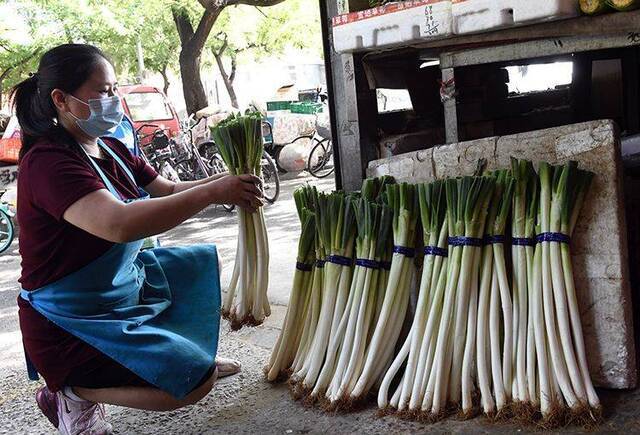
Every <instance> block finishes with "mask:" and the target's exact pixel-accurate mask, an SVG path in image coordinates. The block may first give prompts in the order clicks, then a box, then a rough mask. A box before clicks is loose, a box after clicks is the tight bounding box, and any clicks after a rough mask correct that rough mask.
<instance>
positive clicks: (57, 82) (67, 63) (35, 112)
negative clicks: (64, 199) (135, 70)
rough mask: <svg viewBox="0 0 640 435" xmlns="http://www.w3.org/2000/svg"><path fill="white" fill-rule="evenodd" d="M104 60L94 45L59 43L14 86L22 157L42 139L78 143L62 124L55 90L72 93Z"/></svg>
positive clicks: (14, 100)
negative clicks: (28, 74)
mask: <svg viewBox="0 0 640 435" xmlns="http://www.w3.org/2000/svg"><path fill="white" fill-rule="evenodd" d="M104 60H107V61H108V59H107V57H106V56H105V55H104V53H102V51H100V49H99V48H97V47H94V46H92V45H86V44H64V45H59V46H57V47H55V48H52V49H51V50H49V51H47V52H46V53H45V54H44V55H43V56H42V58H41V59H40V64H39V66H38V72H36V73H34V74H32V75H31V76H30V77H29V78H27V79H26V80H24V81H22V82H20V83H18V84H17V85H16V86H15V87H14V88H13V90H12V91H11V99H12V101H13V106H14V110H15V114H16V117H17V118H18V123H19V124H20V130H21V135H22V147H21V149H20V159H22V157H24V155H25V154H26V153H27V152H29V150H30V149H31V148H32V147H33V145H35V144H36V143H37V142H38V141H40V140H48V141H50V142H52V143H55V144H59V145H61V146H66V147H72V146H74V145H75V143H74V140H73V138H72V137H71V135H70V134H69V133H68V132H67V131H66V130H65V129H64V128H63V127H62V126H61V125H59V124H58V121H57V118H58V112H57V110H56V107H55V105H54V104H53V100H52V99H51V93H52V92H53V91H54V90H55V89H60V90H61V91H63V92H65V93H68V94H72V93H73V92H75V91H76V90H77V89H78V88H79V87H80V86H82V85H83V84H84V83H85V82H86V81H87V80H88V79H89V77H91V74H92V73H93V71H94V70H95V68H96V66H97V65H98V64H99V63H100V62H101V61H104Z"/></svg>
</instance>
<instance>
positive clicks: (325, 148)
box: [291, 116, 335, 178]
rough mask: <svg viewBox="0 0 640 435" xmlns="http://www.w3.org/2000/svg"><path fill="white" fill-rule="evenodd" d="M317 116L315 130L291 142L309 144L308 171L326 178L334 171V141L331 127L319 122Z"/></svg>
mask: <svg viewBox="0 0 640 435" xmlns="http://www.w3.org/2000/svg"><path fill="white" fill-rule="evenodd" d="M319 118H320V117H319V116H318V117H317V118H316V127H315V130H314V131H313V132H312V133H310V134H303V135H301V136H298V137H297V138H295V139H294V140H293V141H291V144H296V143H298V144H300V145H305V146H309V147H310V148H311V151H310V152H309V158H308V160H307V172H309V174H311V175H313V176H314V177H316V178H325V177H328V176H329V175H331V174H333V172H334V169H335V168H334V165H333V143H332V142H331V128H330V127H328V126H326V125H324V123H322V122H319Z"/></svg>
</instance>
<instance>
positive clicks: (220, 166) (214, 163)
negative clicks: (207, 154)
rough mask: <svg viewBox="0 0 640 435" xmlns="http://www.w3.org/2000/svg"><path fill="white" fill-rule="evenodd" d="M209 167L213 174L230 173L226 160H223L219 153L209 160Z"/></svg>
mask: <svg viewBox="0 0 640 435" xmlns="http://www.w3.org/2000/svg"><path fill="white" fill-rule="evenodd" d="M208 165H209V168H210V169H211V173H212V174H222V173H223V172H228V171H229V169H228V168H227V165H225V163H224V160H222V157H221V156H220V154H218V153H215V154H213V155H212V156H211V158H209V162H208Z"/></svg>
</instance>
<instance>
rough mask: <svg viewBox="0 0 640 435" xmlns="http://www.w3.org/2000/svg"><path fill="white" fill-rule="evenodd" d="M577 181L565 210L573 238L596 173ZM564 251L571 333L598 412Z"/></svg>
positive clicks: (566, 227) (564, 226)
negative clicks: (586, 195)
mask: <svg viewBox="0 0 640 435" xmlns="http://www.w3.org/2000/svg"><path fill="white" fill-rule="evenodd" d="M576 178H577V180H575V183H574V184H575V186H574V187H573V189H572V191H571V192H570V194H571V196H570V197H569V199H568V203H569V204H568V207H566V208H565V212H564V213H563V219H562V232H563V233H564V234H567V235H569V236H571V235H573V232H574V230H575V227H576V222H577V220H578V216H579V214H580V209H581V208H582V204H583V201H584V196H585V194H586V192H587V190H588V188H589V186H590V184H591V180H592V179H593V174H592V173H590V172H586V171H578V174H577V177H576ZM561 250H562V269H563V271H564V280H565V285H566V290H567V299H568V302H569V313H570V315H571V330H572V332H573V340H574V345H575V349H576V355H577V357H578V363H579V365H580V373H581V375H582V378H583V381H584V384H585V388H586V392H587V399H588V402H589V406H591V407H592V408H595V409H596V410H598V408H600V399H599V398H598V394H597V393H596V391H595V388H594V387H593V382H592V380H591V376H590V374H589V367H588V365H587V355H586V350H585V345H584V337H583V335H582V334H583V331H582V321H581V319H580V309H579V308H578V300H577V297H576V286H575V281H574V278H573V266H572V263H571V252H570V248H569V244H567V243H563V244H562V246H561Z"/></svg>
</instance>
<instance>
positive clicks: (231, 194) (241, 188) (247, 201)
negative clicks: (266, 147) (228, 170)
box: [206, 175, 264, 212]
mask: <svg viewBox="0 0 640 435" xmlns="http://www.w3.org/2000/svg"><path fill="white" fill-rule="evenodd" d="M261 184H262V182H261V181H260V178H258V177H256V176H255V175H237V176H236V175H226V176H224V177H221V178H219V179H217V180H214V181H211V182H210V183H208V184H207V185H206V186H207V187H209V189H210V193H211V202H212V203H213V204H233V205H237V206H238V207H242V208H244V209H245V210H247V211H250V212H254V211H256V209H257V208H258V207H261V206H262V205H264V202H263V201H262V196H263V195H262V191H261V190H260V188H259V187H258V186H260V185H261Z"/></svg>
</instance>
